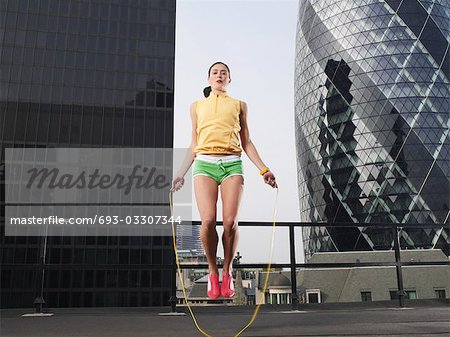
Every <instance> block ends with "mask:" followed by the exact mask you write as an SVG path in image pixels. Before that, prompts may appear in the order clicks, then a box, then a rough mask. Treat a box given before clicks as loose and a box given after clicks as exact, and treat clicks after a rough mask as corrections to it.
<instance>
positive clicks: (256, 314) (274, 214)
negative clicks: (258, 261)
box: [169, 187, 278, 337]
mask: <svg viewBox="0 0 450 337" xmlns="http://www.w3.org/2000/svg"><path fill="white" fill-rule="evenodd" d="M169 199H170V213H171V215H172V216H173V199H172V192H170V193H169ZM277 205H278V187H277V194H276V198H275V206H274V209H273V217H272V239H271V244H270V254H269V261H268V264H267V272H266V279H265V281H264V288H263V292H262V293H263V294H265V293H266V290H267V283H268V282H269V274H270V267H271V264H272V254H273V246H274V238H275V224H276V214H277ZM171 224H172V243H173V250H174V252H175V259H176V263H177V270H178V277H179V278H180V282H181V287H182V289H183V296H184V302H185V303H186V305H187V307H188V309H189V312H190V314H191V317H192V319H193V321H194V323H195V326H196V327H197V329H198V331H200V332H201V333H202V334H203V335H204V336H206V337H212V336H211V335H209V334H208V333H207V332H205V331H204V330H203V329H202V328H201V327H200V325H199V324H198V322H197V319H196V318H195V315H194V312H193V311H192V309H191V306H190V305H189V302H188V299H187V295H186V288H185V287H184V282H183V277H182V275H181V269H180V261H179V259H178V249H177V242H176V238H175V227H174V224H173V221H171ZM260 306H261V303H260V304H257V305H256V308H255V311H254V312H253V315H252V318H251V319H250V321H249V322H248V323H247V324H246V325H245V326H244V327H243V328H242V329H241V330H240V331H239V332H238V333H237V334H236V335H234V337H238V336H239V335H241V334H242V333H243V332H244V331H245V330H247V329H248V328H249V327H250V325H252V324H253V322H254V321H255V319H256V317H257V316H258V312H259V307H260Z"/></svg>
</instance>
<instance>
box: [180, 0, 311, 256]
mask: <svg viewBox="0 0 450 337" xmlns="http://www.w3.org/2000/svg"><path fill="white" fill-rule="evenodd" d="M297 7H298V2H297V1H294V0H285V1H212V0H210V1H193V0H178V1H177V19H176V52H175V139H174V142H175V143H174V144H175V147H178V148H183V147H187V146H188V145H189V142H190V133H191V126H190V125H191V124H190V123H191V122H190V117H189V106H190V104H191V103H192V102H194V101H196V100H198V99H201V98H202V90H203V88H204V87H205V86H207V85H208V83H207V71H208V68H209V66H210V65H211V64H212V63H214V62H216V61H223V62H225V63H226V64H228V66H229V67H230V70H231V79H232V82H231V83H230V85H229V87H228V90H227V91H228V94H229V95H230V96H231V97H234V98H237V99H240V100H243V101H245V102H247V105H248V108H249V114H248V125H249V130H250V136H251V138H252V140H253V142H254V144H255V145H256V148H257V149H258V152H259V154H260V155H261V157H262V159H263V161H264V162H265V163H266V165H267V166H269V167H270V168H271V170H272V171H273V172H274V174H275V175H276V177H277V180H278V185H279V187H280V188H279V199H278V213H277V220H278V221H299V219H300V216H299V206H298V204H299V203H298V190H297V174H296V170H297V168H296V166H297V164H296V159H295V141H294V139H295V137H294V56H295V55H294V54H295V32H296V20H297ZM243 162H244V171H245V185H244V186H245V187H244V195H243V199H242V203H241V209H240V213H239V220H241V221H266V222H271V221H272V216H273V207H274V203H275V195H276V192H275V190H272V189H271V188H270V187H269V186H268V185H265V184H264V183H263V181H262V178H261V176H260V175H259V171H258V169H257V168H256V167H255V166H254V164H253V163H252V162H251V161H250V160H249V159H248V158H247V156H246V155H245V154H243ZM193 202H194V205H193V212H192V214H193V219H194V220H200V216H199V214H198V210H197V205H196V204H195V198H193ZM221 218H222V215H221V202H220V200H219V203H218V220H221ZM218 231H219V236H221V233H222V228H221V227H218ZM300 232H301V229H300V228H298V229H297V232H296V233H297V234H298V235H297V245H296V249H297V254H296V255H297V261H303V251H302V246H301V237H300ZM275 235H276V236H275V237H276V239H275V248H274V254H273V260H272V262H279V263H281V262H289V241H288V230H287V229H286V228H280V229H277V231H276V234H275ZM270 239H271V228H264V227H258V228H248V227H240V240H239V246H238V249H237V250H238V251H239V252H240V254H241V255H242V256H243V258H242V260H241V262H246V263H249V262H267V260H268V257H269V252H270ZM218 255H219V256H222V257H223V250H222V247H221V243H219V251H218Z"/></svg>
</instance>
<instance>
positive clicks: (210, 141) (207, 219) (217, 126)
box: [172, 62, 278, 299]
mask: <svg viewBox="0 0 450 337" xmlns="http://www.w3.org/2000/svg"><path fill="white" fill-rule="evenodd" d="M230 82H231V77H230V69H229V67H228V66H227V65H226V64H225V63H223V62H216V63H214V64H213V65H212V66H211V67H210V68H209V70H208V83H209V85H210V86H209V87H207V88H205V89H204V91H203V93H204V96H205V97H206V98H204V99H202V100H199V101H196V102H194V103H192V105H191V108H190V114H191V120H192V140H191V144H190V146H189V149H188V153H187V156H186V159H185V161H184V164H183V165H182V167H181V168H180V170H179V172H178V173H177V175H176V176H175V178H174V179H173V181H172V191H178V190H179V189H180V188H181V187H182V186H183V184H184V175H185V174H186V172H187V171H188V170H189V168H190V166H191V165H192V163H194V172H193V176H194V191H195V198H196V200H197V206H198V210H199V213H200V218H201V229H200V238H201V241H202V244H203V247H204V249H205V253H206V257H207V259H208V265H209V276H208V291H207V294H208V297H209V298H211V299H216V298H218V297H220V296H223V297H232V296H234V293H235V292H234V284H233V277H232V265H233V258H234V254H235V252H236V247H237V243H238V238H239V233H238V220H237V215H238V210H239V204H240V200H241V196H242V191H243V185H244V172H243V168H242V160H241V153H242V150H243V151H244V152H245V153H246V154H247V156H248V158H249V159H250V160H251V161H252V162H253V163H254V164H255V166H256V167H257V168H258V170H260V174H261V175H262V177H263V179H264V182H265V183H266V184H268V185H270V186H272V187H273V188H276V187H278V186H277V183H276V180H275V176H274V174H273V173H272V172H271V171H270V170H269V168H268V167H267V166H266V165H265V164H264V162H263V161H262V159H261V157H260V156H259V154H258V151H257V150H256V147H255V145H254V144H253V142H252V140H251V139H250V134H249V129H248V125H247V104H246V103H245V102H243V101H240V100H237V99H234V98H232V97H230V96H228V94H227V91H226V89H227V86H228V84H229V83H230ZM219 185H220V195H221V198H222V209H223V235H222V243H223V251H224V264H223V270H222V286H221V287H220V286H219V270H218V267H217V263H216V255H217V245H218V242H219V237H218V235H217V231H216V212H217V209H216V207H217V198H218V192H219Z"/></svg>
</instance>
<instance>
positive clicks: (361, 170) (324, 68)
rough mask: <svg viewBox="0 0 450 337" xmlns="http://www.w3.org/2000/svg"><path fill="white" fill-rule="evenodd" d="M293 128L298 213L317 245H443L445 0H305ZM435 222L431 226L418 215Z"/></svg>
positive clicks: (449, 211)
mask: <svg viewBox="0 0 450 337" xmlns="http://www.w3.org/2000/svg"><path fill="white" fill-rule="evenodd" d="M299 3H300V5H299V15H298V25H297V27H298V30H297V42H296V47H297V48H296V62H295V68H296V69H295V134H296V146H297V163H298V186H299V202H300V210H301V212H300V216H301V219H300V220H301V221H306V222H322V221H325V222H328V223H330V224H331V225H330V226H327V227H304V228H303V237H304V240H305V242H304V249H305V255H306V258H307V259H308V258H309V257H311V256H312V254H314V253H315V252H324V251H338V252H341V251H352V250H359V251H361V250H365V251H372V250H388V249H392V242H393V240H392V232H391V231H390V230H386V229H382V228H374V227H369V226H367V227H365V226H361V227H353V228H342V227H341V228H340V227H339V223H399V224H415V225H416V226H415V227H414V228H404V229H403V230H402V232H401V233H400V235H401V245H402V248H405V249H416V248H417V249H442V250H443V251H444V252H445V253H446V254H447V255H449V254H450V250H449V247H450V236H449V232H448V229H447V228H448V227H446V226H444V224H448V223H449V220H450V208H449V207H450V165H449V153H450V142H449V141H448V140H449V128H448V125H449V124H448V123H449V110H450V95H449V85H450V67H449V64H450V51H449V49H448V43H449V41H450V29H449V25H448V22H449V21H450V2H449V1H425V0H404V1H398V0H385V1H378V0H377V1H347V0H345V1H344V0H323V1H313V0H300V1H299ZM424 223H429V224H437V225H438V226H436V228H434V229H427V228H421V227H420V224H424Z"/></svg>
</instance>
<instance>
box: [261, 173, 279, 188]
mask: <svg viewBox="0 0 450 337" xmlns="http://www.w3.org/2000/svg"><path fill="white" fill-rule="evenodd" d="M263 178H264V182H265V183H266V184H268V185H270V186H272V187H273V188H278V184H277V181H276V180H275V176H274V175H273V173H272V172H271V171H267V172H266V173H264V174H263Z"/></svg>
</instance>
